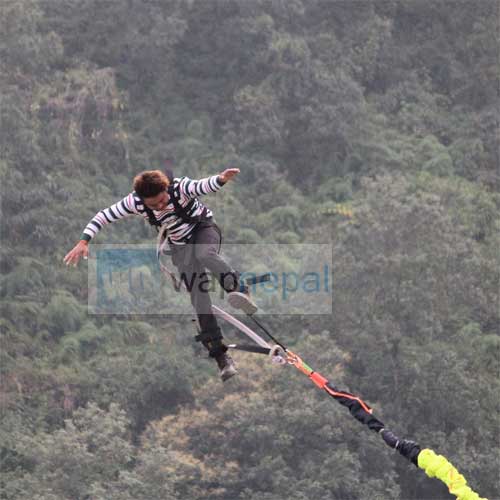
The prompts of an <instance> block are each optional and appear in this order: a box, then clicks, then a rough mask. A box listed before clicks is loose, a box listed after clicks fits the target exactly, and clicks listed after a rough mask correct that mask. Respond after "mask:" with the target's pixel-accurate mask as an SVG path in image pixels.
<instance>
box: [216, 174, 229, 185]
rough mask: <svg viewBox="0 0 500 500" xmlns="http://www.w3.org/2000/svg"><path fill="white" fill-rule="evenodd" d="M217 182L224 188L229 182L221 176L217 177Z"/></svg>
mask: <svg viewBox="0 0 500 500" xmlns="http://www.w3.org/2000/svg"><path fill="white" fill-rule="evenodd" d="M217 182H218V183H219V184H220V185H221V186H223V185H224V184H225V183H226V182H227V181H225V180H224V179H223V177H222V175H221V174H219V175H218V176H217Z"/></svg>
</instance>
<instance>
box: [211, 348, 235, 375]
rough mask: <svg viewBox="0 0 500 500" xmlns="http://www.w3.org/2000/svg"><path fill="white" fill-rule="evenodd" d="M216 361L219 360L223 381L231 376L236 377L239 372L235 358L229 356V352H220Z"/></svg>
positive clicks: (218, 364)
mask: <svg viewBox="0 0 500 500" xmlns="http://www.w3.org/2000/svg"><path fill="white" fill-rule="evenodd" d="M215 361H217V366H218V367H219V370H220V378H221V379H222V381H223V382H225V381H226V380H228V379H230V378H231V377H234V376H235V375H236V374H237V373H238V370H236V366H235V364H234V361H233V358H232V357H231V356H229V354H226V353H223V354H219V355H218V356H217V357H216V358H215Z"/></svg>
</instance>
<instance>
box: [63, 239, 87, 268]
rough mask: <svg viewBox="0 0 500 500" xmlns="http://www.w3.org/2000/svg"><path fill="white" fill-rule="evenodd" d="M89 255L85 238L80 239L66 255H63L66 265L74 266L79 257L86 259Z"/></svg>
mask: <svg viewBox="0 0 500 500" xmlns="http://www.w3.org/2000/svg"><path fill="white" fill-rule="evenodd" d="M88 256H89V242H88V241H85V240H80V241H79V242H78V243H77V244H76V245H75V246H74V248H73V249H72V250H70V251H69V252H68V253H67V254H66V257H64V263H65V264H66V265H67V266H74V267H76V265H77V264H78V262H79V261H80V259H81V258H82V257H83V258H84V259H87V257H88Z"/></svg>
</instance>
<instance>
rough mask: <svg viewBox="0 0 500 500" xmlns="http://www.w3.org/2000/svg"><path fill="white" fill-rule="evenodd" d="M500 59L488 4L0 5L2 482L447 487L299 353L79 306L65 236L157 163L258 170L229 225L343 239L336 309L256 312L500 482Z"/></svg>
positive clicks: (83, 283)
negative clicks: (297, 362) (229, 350)
mask: <svg viewBox="0 0 500 500" xmlns="http://www.w3.org/2000/svg"><path fill="white" fill-rule="evenodd" d="M499 70H500V59H499V4H498V2H497V1H496V0H449V1H448V0H148V1H143V0H0V152H1V155H0V176H1V194H2V223H1V291H0V293H1V309H2V316H1V317H2V319H1V339H2V342H1V357H0V377H1V378H0V405H1V419H2V421H1V430H0V463H1V470H2V478H1V483H0V498H1V499H4V500H13V499H26V498H30V499H32V500H42V499H43V500H66V499H71V500H84V499H85V500H152V499H168V500H170V499H172V500H174V499H183V500H184V499H191V500H194V499H202V498H203V499H206V498H209V499H214V500H223V499H224V500H236V499H239V500H257V499H258V500H285V499H287V500H304V499H308V500H330V499H331V500H333V499H336V500H347V499H353V500H354V499H359V500H365V499H372V500H375V499H379V500H389V499H415V500H416V499H443V500H444V499H447V498H451V496H450V495H449V493H448V492H447V490H446V488H445V487H444V486H443V485H442V484H441V483H439V482H438V481H437V480H432V479H429V478H427V477H426V476H425V474H423V473H422V471H420V470H417V469H415V467H414V466H413V465H409V464H408V463H407V462H406V461H404V460H402V459H401V457H400V456H399V455H397V454H395V453H392V452H391V450H389V449H388V448H386V447H384V446H383V443H381V442H380V440H379V439H377V437H376V436H374V435H372V433H370V432H369V431H368V430H366V429H364V428H363V427H362V426H361V425H360V424H359V423H358V422H356V421H355V420H353V419H351V418H350V416H349V413H348V412H347V411H346V410H345V409H344V408H342V407H340V406H338V405H337V404H335V402H332V401H331V400H330V399H329V398H327V397H325V395H324V394H321V393H320V392H319V391H316V390H315V389H314V387H313V386H311V384H310V383H309V382H308V381H307V380H305V379H304V378H303V377H301V376H300V374H297V373H295V372H294V371H292V369H291V368H284V369H282V368H280V367H277V366H273V365H272V364H270V363H268V361H267V360H266V359H265V358H264V357H262V358H263V359H260V357H259V356H255V355H251V354H243V355H238V354H236V355H235V357H236V360H237V362H238V366H239V374H238V376H237V378H235V379H233V380H231V381H228V382H227V383H226V384H224V385H223V384H222V383H221V381H220V379H219V378H218V375H217V368H216V366H215V364H214V363H213V362H212V361H210V360H208V359H207V358H206V354H205V353H202V352H201V350H200V348H199V346H197V345H195V342H194V335H195V333H196V332H195V330H194V328H193V327H192V324H191V321H190V318H189V317H187V316H182V317H179V316H175V315H173V314H172V312H173V311H170V310H167V309H165V310H161V311H158V314H157V315H154V316H149V315H144V316H143V315H135V316H119V315H118V316H112V315H97V316H96V315H91V314H89V313H88V310H87V299H88V292H87V264H86V263H85V262H84V263H81V264H80V265H79V267H78V268H76V269H74V268H72V269H70V268H67V267H66V266H64V265H63V262H62V259H63V257H64V255H65V254H66V252H67V251H69V250H70V248H71V247H72V246H73V245H74V244H75V242H76V241H77V240H78V238H79V236H80V234H81V231H82V229H83V228H84V227H85V224H86V223H87V222H88V220H89V219H90V218H91V217H92V216H93V215H94V214H95V213H96V212H97V211H98V210H99V209H102V208H104V207H106V206H109V205H110V204H111V203H114V202H116V201H117V200H119V199H121V198H122V197H123V196H125V195H126V194H127V193H129V192H130V190H131V181H132V178H133V176H134V175H135V174H136V173H137V172H139V171H141V170H144V169H149V168H163V165H164V162H165V160H166V159H167V158H169V159H172V160H173V161H174V164H175V170H176V172H179V173H180V174H183V175H188V176H190V177H193V178H201V177H204V176H206V175H209V174H215V173H219V172H220V171H221V170H222V169H223V168H228V167H238V168H240V169H241V174H240V175H239V176H238V177H237V180H236V181H235V182H233V183H230V184H229V185H227V186H225V187H224V189H223V190H222V191H221V192H220V193H217V195H213V199H212V198H210V197H207V198H206V200H207V204H208V205H209V206H211V207H212V208H214V211H215V212H216V217H217V219H218V221H219V223H220V225H221V227H222V229H223V232H224V237H225V241H227V242H238V243H248V244H250V243H256V242H269V243H314V242H319V243H331V244H332V247H333V263H334V270H333V272H334V287H333V311H332V314H331V315H317V316H315V315H303V316H282V315H280V316H278V315H276V316H273V315H267V316H265V319H264V320H265V322H266V324H267V325H268V326H270V327H271V328H272V329H273V331H274V332H276V334H277V335H278V337H279V338H280V339H281V340H282V341H283V342H284V343H285V344H286V345H289V346H290V347H291V348H292V349H294V351H295V350H296V351H297V352H300V353H301V355H302V356H303V357H304V359H305V360H306V361H307V362H308V363H309V364H311V366H313V367H315V368H316V369H318V370H319V371H320V372H321V373H323V374H324V375H325V376H327V377H329V378H330V379H331V380H332V381H333V382H334V383H335V384H336V385H338V386H339V387H344V388H346V389H348V390H351V391H353V392H356V393H357V394H360V395H362V397H363V398H364V399H365V400H366V401H369V402H370V403H371V404H372V405H373V406H374V409H375V412H376V413H377V414H378V415H380V417H381V418H382V419H383V420H384V422H386V423H387V424H388V425H390V427H391V428H394V429H395V430H396V429H397V430H398V432H399V433H400V434H401V435H404V436H408V437H409V438H411V439H415V440H416V441H418V442H419V443H421V444H422V445H423V446H428V447H432V448H433V449H435V450H436V451H438V452H439V453H442V454H444V455H446V456H447V457H448V458H449V459H450V460H451V461H453V463H454V464H455V465H456V467H457V468H458V469H459V470H460V471H461V472H462V473H463V474H464V475H465V476H466V477H467V479H468V482H469V483H470V485H471V487H472V488H473V489H474V490H476V491H478V492H479V493H480V495H481V496H482V497H487V498H489V499H490V500H492V499H494V498H500V482H499V479H498V471H499V470H500V457H499V448H498V442H499V429H500V416H499V415H500V413H499V411H498V410H499V409H498V401H499V395H500V299H499V286H500V253H499V248H500V221H499V210H500V170H499V169H500V163H499V157H498V155H499V149H498V139H499V137H498V123H499V100H498V98H499V91H498V89H499V83H500V82H499ZM338 204H344V205H346V206H348V207H349V208H350V209H351V210H352V213H353V217H352V218H346V217H342V216H341V215H335V207H336V206H337V205H338ZM135 219H137V220H135ZM135 219H134V220H127V221H126V222H125V221H122V222H120V223H117V224H114V225H113V226H111V227H106V228H105V230H104V231H103V232H102V233H101V234H99V236H98V238H97V242H99V243H148V242H151V241H152V240H153V238H155V232H154V230H153V229H152V228H151V227H150V226H148V225H147V224H146V223H144V221H142V220H140V218H138V217H137V218H135ZM91 249H92V246H91ZM264 313H265V311H264Z"/></svg>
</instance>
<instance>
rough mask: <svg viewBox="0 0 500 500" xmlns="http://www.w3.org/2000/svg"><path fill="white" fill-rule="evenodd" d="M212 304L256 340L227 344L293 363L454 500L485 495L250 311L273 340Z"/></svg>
mask: <svg viewBox="0 0 500 500" xmlns="http://www.w3.org/2000/svg"><path fill="white" fill-rule="evenodd" d="M212 307H213V311H214V313H215V314H216V315H217V316H219V317H221V318H223V319H224V320H225V321H227V322H229V323H230V324H231V325H233V326H234V327H236V328H237V329H238V330H239V331H241V332H242V333H244V334H245V335H247V336H248V337H249V338H250V339H251V340H253V341H254V342H255V343H256V344H257V345H256V346H255V345H253V346H252V345H250V346H248V345H238V344H230V345H229V346H228V347H229V348H232V349H239V350H242V351H247V352H254V353H258V354H266V355H269V356H270V357H271V359H272V361H273V362H274V363H278V364H281V365H293V366H294V367H295V368H297V369H298V370H299V371H300V372H301V373H303V374H304V375H306V376H307V377H308V378H309V379H310V380H311V381H312V382H313V383H314V384H315V385H316V386H317V387H319V388H320V389H322V390H324V391H325V392H326V393H327V394H328V395H330V396H331V397H332V398H333V399H335V400H336V401H337V402H338V403H340V404H341V405H342V406H345V407H346V408H347V409H348V410H349V412H350V413H351V415H352V416H353V417H354V418H355V419H356V420H358V421H359V422H361V423H362V424H364V425H366V426H367V427H368V428H369V429H370V430H372V431H374V432H376V433H377V434H379V435H380V436H381V438H382V439H383V441H384V442H385V444H387V445H388V446H389V447H390V448H392V449H394V450H396V451H398V452H399V453H400V454H401V455H402V456H403V457H405V458H406V459H407V460H409V461H410V462H411V463H413V464H414V465H415V466H417V467H418V468H420V469H423V470H424V471H425V473H426V474H427V476H429V477H431V478H432V477H435V478H437V479H439V480H441V481H442V482H443V483H445V484H446V486H448V490H449V492H450V494H452V495H455V496H456V498H457V500H487V499H486V498H482V497H480V496H479V495H478V494H477V493H476V492H475V491H473V490H472V489H471V488H470V486H468V484H467V481H466V479H465V478H464V476H463V475H462V474H460V473H459V472H458V470H457V469H456V468H455V467H454V466H453V465H452V464H451V463H450V462H449V461H448V460H447V459H446V458H445V457H444V456H442V455H438V454H436V453H435V452H434V451H433V450H431V449H428V448H427V449H426V448H424V449H423V448H421V447H420V445H419V444H418V443H416V442H415V441H412V440H409V439H403V438H400V437H398V436H397V435H396V434H395V433H394V432H393V431H391V430H390V429H388V428H387V427H386V426H385V424H384V423H383V422H382V421H381V420H379V419H378V418H376V417H375V416H374V415H373V410H372V408H370V406H369V405H368V404H367V403H365V402H364V401H363V400H362V399H361V398H360V397H358V396H356V395H354V394H351V393H350V392H347V391H344V390H341V389H339V388H337V387H336V386H335V385H334V384H333V383H331V382H329V381H328V379H326V378H325V377H324V376H323V375H321V374H320V373H318V372H316V371H314V370H313V369H312V368H311V367H310V366H308V365H307V364H306V363H305V362H304V361H303V360H302V359H301V358H300V357H299V356H298V355H297V354H295V353H293V352H292V351H291V350H289V349H287V348H286V347H285V346H284V345H283V344H282V343H281V342H279V341H278V340H277V339H276V338H275V337H274V336H273V335H272V334H271V333H270V332H269V330H268V329H267V328H266V327H265V326H264V325H263V324H262V323H261V322H260V321H259V320H258V319H257V318H256V317H255V315H254V314H253V313H252V314H249V315H247V316H248V317H249V318H250V319H251V320H252V321H253V322H254V324H255V325H257V327H258V328H259V329H260V330H261V331H262V332H263V333H264V334H265V335H266V336H267V337H268V338H269V339H270V340H271V341H272V342H273V344H269V343H268V342H267V341H266V340H264V339H263V338H262V337H261V336H260V335H258V334H257V333H256V332H255V331H254V330H252V329H251V328H250V327H249V326H247V325H246V324H244V323H242V322H241V321H240V320H238V319H236V318H235V317H234V316H232V315H231V314H229V313H227V312H225V311H224V310H222V309H221V308H220V307H217V306H215V305H214V306H212Z"/></svg>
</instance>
